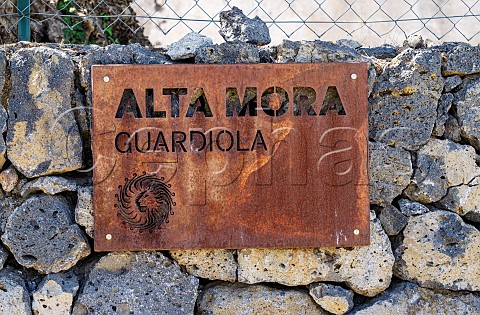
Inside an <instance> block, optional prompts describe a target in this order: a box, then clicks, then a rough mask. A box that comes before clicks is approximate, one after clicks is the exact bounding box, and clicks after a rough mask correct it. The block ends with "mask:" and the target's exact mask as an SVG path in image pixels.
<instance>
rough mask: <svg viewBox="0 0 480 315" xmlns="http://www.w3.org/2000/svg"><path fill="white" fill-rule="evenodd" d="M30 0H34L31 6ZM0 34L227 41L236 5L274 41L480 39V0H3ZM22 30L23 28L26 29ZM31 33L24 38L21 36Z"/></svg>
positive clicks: (72, 39)
mask: <svg viewBox="0 0 480 315" xmlns="http://www.w3.org/2000/svg"><path fill="white" fill-rule="evenodd" d="M25 1H26V2H27V5H25ZM0 3H1V4H0V36H1V38H0V39H1V41H2V42H3V43H7V42H15V41H17V40H18V37H17V34H19V33H20V35H22V34H21V30H22V27H25V25H26V23H27V22H29V23H30V27H29V28H30V30H31V39H32V40H35V41H49V42H68V43H99V44H106V43H129V42H140V43H142V44H148V43H150V44H153V45H165V44H168V43H170V42H172V41H175V40H178V39H179V38H180V37H181V36H183V35H185V34H186V33H188V32H191V31H195V32H199V33H202V34H205V35H207V36H210V37H212V38H213V39H214V41H217V42H220V41H221V37H220V35H219V34H218V30H219V28H220V23H219V14H220V12H221V11H224V10H229V9H231V8H232V7H233V6H237V7H239V8H240V9H242V10H243V12H244V13H245V14H246V15H247V16H249V17H254V16H259V17H260V18H261V19H262V20H263V21H264V22H265V23H266V24H267V26H268V27H269V28H270V34H271V36H272V39H273V41H274V42H277V43H278V42H280V41H281V40H282V39H285V38H288V39H292V40H312V39H322V40H336V39H340V38H350V39H355V40H357V41H359V42H362V43H364V44H369V45H379V44H382V43H392V44H398V43H401V42H402V41H403V40H404V39H405V38H407V37H408V36H409V35H413V34H420V35H422V36H423V37H424V38H430V39H433V40H436V41H440V42H442V41H466V42H470V43H472V44H477V43H478V42H479V39H480V35H479V33H480V0H183V1H179V0H170V1H169V0H120V1H118V0H116V1H115V0H101V1H93V0H16V1H14V0H4V1H2V2H0ZM22 36H23V35H22ZM21 39H25V38H21Z"/></svg>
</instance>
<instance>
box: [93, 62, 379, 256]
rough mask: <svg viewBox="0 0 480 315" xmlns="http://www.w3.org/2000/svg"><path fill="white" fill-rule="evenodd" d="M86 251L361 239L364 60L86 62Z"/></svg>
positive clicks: (364, 229) (364, 218)
mask: <svg viewBox="0 0 480 315" xmlns="http://www.w3.org/2000/svg"><path fill="white" fill-rule="evenodd" d="M92 80H93V106H94V108H93V153H94V164H95V168H94V196H93V205H94V213H95V249H96V250H98V251H118V250H145V249H194V248H248V247H323V246H355V245H367V244H368V243H369V235H370V233H369V196H368V174H367V139H368V135H367V65H366V64H364V63H323V64H248V65H247V64H244V65H192V64H188V65H185V64H184V65H109V66H93V67H92Z"/></svg>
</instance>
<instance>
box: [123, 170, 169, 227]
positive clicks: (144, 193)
mask: <svg viewBox="0 0 480 315" xmlns="http://www.w3.org/2000/svg"><path fill="white" fill-rule="evenodd" d="M163 180H164V178H163V177H161V178H157V177H155V176H154V175H147V174H146V173H145V172H143V174H141V175H137V174H136V173H133V176H132V178H131V179H128V178H125V185H123V186H122V185H119V186H118V189H119V193H118V194H115V198H116V199H117V202H116V203H115V205H114V207H115V208H116V209H117V216H118V217H119V218H121V219H122V220H123V223H124V224H126V225H128V226H129V227H130V229H131V230H134V229H138V230H139V231H140V233H142V232H145V231H149V232H152V231H153V230H154V229H155V228H160V226H161V225H162V224H163V223H164V222H165V223H168V222H169V220H168V219H169V216H170V215H173V214H174V213H173V211H172V208H173V207H174V206H175V205H176V204H175V202H174V201H173V199H172V197H173V196H175V193H173V192H171V191H170V187H171V185H170V184H165V183H164V182H163Z"/></svg>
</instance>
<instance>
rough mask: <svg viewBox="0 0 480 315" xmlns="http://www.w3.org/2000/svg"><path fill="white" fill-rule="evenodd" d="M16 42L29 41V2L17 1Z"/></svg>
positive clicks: (27, 0) (26, 0)
mask: <svg viewBox="0 0 480 315" xmlns="http://www.w3.org/2000/svg"><path fill="white" fill-rule="evenodd" d="M17 7H18V40H19V41H30V0H18V2H17Z"/></svg>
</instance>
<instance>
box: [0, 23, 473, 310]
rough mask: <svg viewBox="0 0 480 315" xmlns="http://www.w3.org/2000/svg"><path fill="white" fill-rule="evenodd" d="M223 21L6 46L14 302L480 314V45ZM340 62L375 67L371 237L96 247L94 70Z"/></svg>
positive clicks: (4, 259)
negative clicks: (289, 34) (359, 242)
mask: <svg viewBox="0 0 480 315" xmlns="http://www.w3.org/2000/svg"><path fill="white" fill-rule="evenodd" d="M224 32H225V34H227V35H226V36H230V37H229V38H228V40H232V41H228V42H225V43H223V44H218V45H214V44H212V42H211V41H210V40H209V39H208V38H204V37H202V36H199V35H197V34H190V35H189V36H188V37H187V38H184V39H182V40H181V41H180V42H179V43H176V44H175V45H172V46H170V47H169V48H168V49H158V50H155V51H152V50H147V49H144V48H142V47H141V46H140V45H129V46H119V45H112V46H108V47H103V48H101V47H98V46H61V45H53V44H52V45H34V44H28V43H20V44H17V45H13V46H4V47H2V48H0V73H1V75H0V78H1V80H0V91H2V98H1V100H2V105H3V106H0V127H1V129H2V132H3V136H4V137H1V138H0V152H1V154H0V166H1V172H0V184H1V187H2V189H1V191H0V194H1V199H0V231H1V235H2V236H1V242H2V244H3V246H2V247H0V266H3V268H2V269H1V270H0V313H1V314H31V313H32V312H33V313H34V314H69V313H70V312H72V313H73V314H193V313H195V314H253V313H255V314H328V313H329V312H330V313H333V314H344V313H346V312H350V313H351V314H392V313H395V314H430V313H442V314H453V313H458V314H474V313H476V314H480V294H479V293H478V291H480V259H479V257H480V232H479V230H478V228H479V226H480V185H479V183H480V167H479V162H480V159H479V155H478V152H479V151H480V123H479V118H478V117H480V106H479V103H480V102H479V99H480V76H479V75H478V74H479V73H480V48H479V47H471V46H469V45H467V44H461V43H455V44H453V43H452V44H443V45H432V44H428V45H427V44H426V43H425V42H424V41H423V40H421V39H420V38H412V39H411V40H410V41H408V42H407V43H406V44H405V46H404V47H397V48H394V47H389V46H383V47H377V48H362V47H361V45H359V44H358V43H355V42H352V41H339V43H336V44H334V43H330V42H321V41H314V42H291V41H284V42H283V43H282V44H281V45H279V46H270V47H259V46H256V44H264V43H265V42H267V41H268V39H266V38H265V34H261V35H262V37H260V39H255V38H251V37H249V35H248V34H245V33H243V34H240V35H239V34H236V32H237V30H235V29H231V30H230V31H229V30H228V29H224ZM242 36H243V37H242ZM238 39H240V40H241V41H238ZM427 46H428V47H427ZM187 48H189V49H187ZM333 61H341V62H348V61H365V62H369V63H370V65H371V67H370V71H369V76H370V80H369V81H370V87H369V90H370V91H369V93H370V95H369V129H370V179H371V187H370V190H371V196H370V198H371V223H370V226H371V245H370V246H365V247H355V248H315V249H300V248H295V249H282V250H274V249H239V250H191V251H168V252H167V251H162V252H160V251H157V252H117V253H108V254H105V253H95V252H93V250H92V244H93V239H92V237H93V233H92V232H93V216H92V204H91V197H92V173H91V168H92V156H91V154H92V153H91V130H90V127H89V126H90V118H91V116H90V111H89V108H90V107H91V86H90V67H91V65H93V64H162V63H176V62H179V63H258V62H266V63H275V62H276V63H285V62H333Z"/></svg>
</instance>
